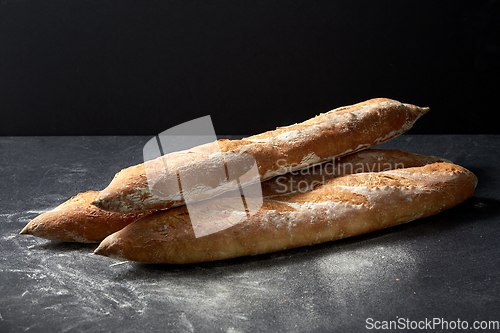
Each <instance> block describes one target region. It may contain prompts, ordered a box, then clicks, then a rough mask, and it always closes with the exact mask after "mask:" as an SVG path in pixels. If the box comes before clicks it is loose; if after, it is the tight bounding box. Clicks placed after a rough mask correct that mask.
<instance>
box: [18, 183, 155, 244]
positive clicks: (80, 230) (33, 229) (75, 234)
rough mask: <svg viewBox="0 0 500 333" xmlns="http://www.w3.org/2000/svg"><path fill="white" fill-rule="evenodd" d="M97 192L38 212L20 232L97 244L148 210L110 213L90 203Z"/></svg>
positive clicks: (91, 192)
mask: <svg viewBox="0 0 500 333" xmlns="http://www.w3.org/2000/svg"><path fill="white" fill-rule="evenodd" d="M98 194H99V192H94V191H88V192H85V193H80V194H78V195H77V196H74V197H72V198H71V199H69V200H68V201H66V202H64V203H62V204H61V205H59V206H58V207H56V208H55V209H54V210H52V211H49V212H46V213H43V214H41V215H38V216H37V217H36V218H34V219H33V220H31V221H30V222H29V223H28V224H27V225H26V226H25V227H24V229H23V230H22V231H21V232H20V234H21V235H32V236H36V237H40V238H45V239H50V240H56V241H62V242H80V243H99V242H100V241H102V240H103V239H104V238H106V237H107V236H109V235H111V234H112V233H114V232H116V231H118V230H120V229H122V228H123V227H125V226H126V225H128V224H129V223H131V222H133V221H135V220H137V219H138V218H140V217H142V216H144V215H147V214H149V213H146V212H143V213H130V214H121V213H112V212H107V211H104V210H102V209H99V208H97V207H96V206H93V205H91V202H92V201H93V200H95V198H96V197H97V195H98Z"/></svg>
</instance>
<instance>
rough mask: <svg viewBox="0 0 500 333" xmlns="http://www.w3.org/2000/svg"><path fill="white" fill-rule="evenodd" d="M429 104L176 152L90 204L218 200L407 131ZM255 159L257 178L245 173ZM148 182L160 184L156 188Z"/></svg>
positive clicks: (363, 108)
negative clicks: (181, 177) (182, 178)
mask: <svg viewBox="0 0 500 333" xmlns="http://www.w3.org/2000/svg"><path fill="white" fill-rule="evenodd" d="M428 110H429V108H421V107H417V106H414V105H410V104H403V103H400V102H398V101H394V100H390V99H385V98H377V99H372V100H368V101H366V102H362V103H358V104H354V105H351V106H347V107H342V108H338V109H335V110H332V111H329V112H327V113H325V114H321V115H319V116H316V117H315V118H312V119H310V120H307V121H305V122H303V123H301V124H295V125H291V126H288V127H278V128H277V129H276V130H273V131H269V132H265V133H262V134H258V135H254V136H251V137H248V138H243V139H241V140H219V141H216V142H214V143H209V144H205V145H201V146H197V147H195V148H192V149H189V150H185V151H181V152H176V153H171V154H168V155H165V156H162V157H159V158H157V159H154V160H150V161H147V162H145V163H143V164H139V165H136V166H132V167H129V168H126V169H124V170H122V171H120V172H119V173H117V174H116V176H115V177H114V179H113V180H112V181H111V183H110V184H109V185H108V186H107V187H106V188H105V189H104V190H103V191H102V192H101V193H100V194H99V196H98V197H97V199H96V200H95V201H94V202H93V204H94V205H96V206H97V207H99V208H101V209H104V210H108V211H114V212H127V213H129V212H141V211H151V210H158V209H167V208H172V207H176V206H181V205H184V204H185V203H186V201H185V199H186V196H187V197H189V198H194V200H191V201H201V200H205V199H209V198H213V197H215V196H217V195H220V194H222V193H224V192H227V191H229V190H230V189H234V188H235V187H231V186H233V185H234V180H238V179H239V182H240V184H239V185H240V186H243V187H244V186H248V185H251V184H254V183H257V182H261V181H264V180H267V179H270V178H272V177H274V176H277V175H280V174H284V173H286V172H290V171H294V170H300V169H303V168H307V167H309V166H312V165H317V164H321V163H323V162H326V161H330V160H333V159H334V158H338V157H341V156H345V155H348V154H352V153H355V152H357V151H360V150H363V149H366V148H369V147H372V146H375V145H377V144H380V143H382V142H386V141H388V140H390V139H392V138H394V137H396V136H398V135H400V134H402V133H404V132H405V131H407V130H408V129H410V128H411V127H412V125H413V123H414V122H415V121H416V120H417V119H418V118H419V117H420V116H422V115H423V114H425V113H426V112H427V111H428ZM214 144H215V145H216V146H217V147H215V148H216V149H215V151H217V152H218V153H214ZM255 164H256V167H257V169H258V172H256V173H255V175H256V176H255V177H247V179H243V178H240V177H242V176H243V175H245V173H247V172H248V171H249V170H250V169H251V168H252V167H253V166H254V165H255ZM217 165H223V168H225V170H226V173H227V176H226V174H225V173H224V172H223V174H222V176H221V173H220V168H218V167H217ZM179 172H183V174H184V175H185V179H188V180H189V184H185V183H183V184H181V185H182V190H181V186H180V180H179ZM148 182H149V183H148ZM151 183H154V184H157V183H159V184H162V186H161V188H160V189H158V190H154V191H151V190H150V187H149V185H150V184H151ZM185 185H187V186H185Z"/></svg>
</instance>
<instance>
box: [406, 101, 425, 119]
mask: <svg viewBox="0 0 500 333" xmlns="http://www.w3.org/2000/svg"><path fill="white" fill-rule="evenodd" d="M403 105H404V106H405V107H406V108H407V109H408V110H409V111H410V112H411V113H413V114H414V116H416V117H417V119H418V118H420V117H421V116H423V115H424V114H426V113H427V112H429V111H430V110H431V108H429V107H420V106H416V105H413V104H407V103H403Z"/></svg>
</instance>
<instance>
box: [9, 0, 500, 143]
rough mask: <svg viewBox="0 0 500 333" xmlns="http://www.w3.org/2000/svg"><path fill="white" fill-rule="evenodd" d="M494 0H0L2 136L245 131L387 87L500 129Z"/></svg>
mask: <svg viewBox="0 0 500 333" xmlns="http://www.w3.org/2000/svg"><path fill="white" fill-rule="evenodd" d="M499 7H500V2H499V1H478V0H474V1H452V0H449V1H361V0H358V1H337V0H332V1H313V0H307V1H305V0H304V1H298V0H289V1H284V0H283V1H281V0H280V1H277V0H274V1H273V0H262V1H261V0H251V1H248V0H238V1H234V0H227V1H222V0H211V1H206V0H196V1H193V0H182V1H165V0H162V1H138V0H120V1H115V0H111V1H101V0H99V1H89V0H79V1H62V0H61V1H54V0H44V1H38V0H24V1H23V0H1V1H0V110H1V111H0V112H1V115H2V117H1V121H0V135H131V134H135V135H146V134H147V135H153V134H157V133H160V132H162V131H163V130H165V129H167V128H169V127H172V126H174V125H177V124H179V123H182V122H185V121H188V120H191V119H194V118H197V117H200V116H204V115H207V114H209V115H211V116H212V121H213V123H214V126H215V130H216V133H217V134H256V133H259V132H262V131H265V130H269V129H273V128H274V127H276V126H281V125H289V124H292V123H295V122H300V121H303V120H305V119H308V118H310V117H312V116H314V115H316V114H319V113H320V112H325V111H328V110H330V109H333V108H335V107H339V106H343V105H348V104H353V103H356V102H360V101H363V100H366V99H369V98H373V97H388V98H394V99H397V100H400V101H402V102H406V103H413V104H417V105H420V106H430V107H431V112H430V113H429V114H427V115H426V116H424V117H423V118H422V119H421V120H419V121H418V122H417V123H416V125H415V126H414V128H413V129H412V130H411V132H410V133H413V134H424V133H426V134H429V133H433V134H438V133H439V134H449V133H468V134H474V133H499V131H498V126H496V124H495V123H496V122H497V121H496V118H494V117H495V113H496V112H497V110H498V102H497V101H496V95H497V94H498V91H499V88H500V84H499V77H500V65H499V60H498V59H499V58H500V56H499V55H500V42H499V36H500V34H499V26H500V10H499Z"/></svg>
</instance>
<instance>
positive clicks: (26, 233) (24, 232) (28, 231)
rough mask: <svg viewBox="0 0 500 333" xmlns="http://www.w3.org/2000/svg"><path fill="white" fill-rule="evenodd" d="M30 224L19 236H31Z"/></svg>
mask: <svg viewBox="0 0 500 333" xmlns="http://www.w3.org/2000/svg"><path fill="white" fill-rule="evenodd" d="M29 226H30V225H29V223H28V224H27V225H26V226H25V227H24V228H23V230H21V232H19V235H30V234H31V232H30V231H31V229H30V228H29Z"/></svg>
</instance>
